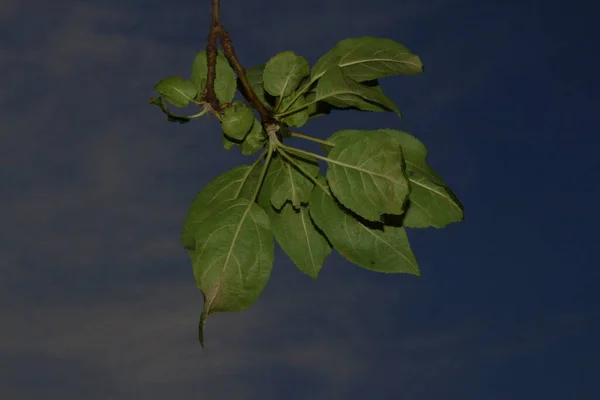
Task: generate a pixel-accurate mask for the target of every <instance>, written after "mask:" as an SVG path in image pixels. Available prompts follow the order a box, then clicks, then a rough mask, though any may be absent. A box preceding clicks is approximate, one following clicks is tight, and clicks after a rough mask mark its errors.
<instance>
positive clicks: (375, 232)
mask: <svg viewBox="0 0 600 400" xmlns="http://www.w3.org/2000/svg"><path fill="white" fill-rule="evenodd" d="M309 210H310V215H311V217H312V219H313V221H314V222H315V224H316V225H317V226H318V227H319V229H321V230H322V231H323V232H324V233H325V236H327V239H328V240H329V242H330V243H331V244H332V245H333V247H334V248H335V249H336V250H337V251H338V253H340V254H341V255H342V256H343V257H344V258H345V259H347V260H348V261H350V262H352V263H354V264H356V265H358V266H360V267H362V268H365V269H369V270H371V271H376V272H388V273H408V274H414V275H420V271H419V267H418V265H417V261H416V260H415V256H414V254H413V252H412V250H411V249H410V244H409V242H408V236H407V235H406V230H405V229H404V228H402V227H396V226H384V225H383V224H382V223H372V222H369V221H363V220H359V219H357V218H355V217H354V216H353V215H352V214H351V213H350V212H349V211H348V210H345V209H343V208H342V207H341V205H339V204H338V203H336V202H335V200H334V199H333V198H332V197H331V196H329V195H328V194H327V193H325V192H324V191H323V190H322V189H321V188H319V187H318V186H315V189H314V190H313V192H312V196H311V198H310V206H309Z"/></svg>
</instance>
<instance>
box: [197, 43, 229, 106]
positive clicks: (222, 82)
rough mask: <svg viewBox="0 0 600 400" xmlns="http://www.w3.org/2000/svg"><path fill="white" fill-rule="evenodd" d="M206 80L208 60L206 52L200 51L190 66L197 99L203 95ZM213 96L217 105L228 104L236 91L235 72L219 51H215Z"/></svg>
mask: <svg viewBox="0 0 600 400" xmlns="http://www.w3.org/2000/svg"><path fill="white" fill-rule="evenodd" d="M207 79H208V59H207V56H206V50H202V51H201V52H199V53H198V54H197V55H196V58H195V59H194V64H193V65H192V77H191V81H192V82H194V84H195V85H196V90H197V92H198V97H201V96H202V95H203V94H204V88H205V87H206V81H207ZM214 87H215V94H216V96H217V99H218V100H219V103H221V104H224V103H229V102H231V101H232V100H233V97H234V96H235V91H236V90H237V81H236V77H235V72H234V71H233V68H231V65H229V61H227V58H226V57H225V54H223V52H222V51H221V50H218V51H217V64H216V66H215V86H214Z"/></svg>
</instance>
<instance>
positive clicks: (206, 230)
mask: <svg viewBox="0 0 600 400" xmlns="http://www.w3.org/2000/svg"><path fill="white" fill-rule="evenodd" d="M211 211H212V212H211V216H210V217H208V218H207V219H206V220H204V223H203V224H202V228H201V229H199V230H198V231H197V232H196V235H195V236H196V249H195V251H194V255H193V259H194V261H193V266H194V277H195V278H196V284H197V286H198V287H199V288H200V290H201V291H202V295H203V297H204V308H203V310H202V315H201V317H200V326H199V337H200V342H201V344H203V343H202V342H203V338H204V334H203V332H204V325H205V323H206V318H207V317H208V316H209V315H211V314H213V313H216V312H236V311H242V310H244V309H246V308H248V307H249V306H251V305H252V304H253V303H254V302H255V301H256V299H257V298H258V296H259V295H260V294H261V292H262V291H263V289H264V287H265V285H266V284H267V281H268V280H269V275H270V274H271V270H272V268H273V251H274V244H273V232H272V230H271V223H270V221H269V217H268V216H267V214H266V212H265V211H264V210H263V209H262V208H260V207H259V206H258V205H257V204H256V203H254V202H250V201H249V200H247V199H234V200H228V201H225V202H223V203H220V204H219V205H218V206H217V207H216V208H214V209H213V210H211Z"/></svg>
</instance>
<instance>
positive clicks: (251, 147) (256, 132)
mask: <svg viewBox="0 0 600 400" xmlns="http://www.w3.org/2000/svg"><path fill="white" fill-rule="evenodd" d="M265 139H266V137H265V135H264V134H263V127H262V124H261V123H260V121H259V120H258V119H256V118H254V125H252V129H250V132H249V133H248V135H247V136H246V139H244V142H243V143H242V154H244V155H251V154H254V153H256V152H257V151H259V150H260V149H262V148H263V146H264V143H265Z"/></svg>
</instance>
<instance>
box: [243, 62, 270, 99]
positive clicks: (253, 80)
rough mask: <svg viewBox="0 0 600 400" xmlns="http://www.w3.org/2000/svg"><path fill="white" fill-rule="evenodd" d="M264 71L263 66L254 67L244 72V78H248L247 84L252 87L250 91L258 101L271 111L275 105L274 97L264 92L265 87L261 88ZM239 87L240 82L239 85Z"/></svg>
mask: <svg viewBox="0 0 600 400" xmlns="http://www.w3.org/2000/svg"><path fill="white" fill-rule="evenodd" d="M264 69H265V64H262V65H256V66H254V67H252V68H248V69H247V70H246V77H247V78H248V82H250V86H251V87H252V91H254V93H255V94H256V96H257V97H258V99H259V100H260V102H261V103H263V105H264V106H265V107H267V109H269V110H270V109H272V108H273V104H275V101H274V97H273V96H271V95H270V94H269V93H267V92H266V91H265V87H264V86H263V71H264ZM239 85H240V86H241V82H240V83H239Z"/></svg>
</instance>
